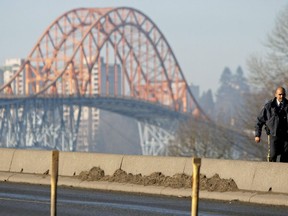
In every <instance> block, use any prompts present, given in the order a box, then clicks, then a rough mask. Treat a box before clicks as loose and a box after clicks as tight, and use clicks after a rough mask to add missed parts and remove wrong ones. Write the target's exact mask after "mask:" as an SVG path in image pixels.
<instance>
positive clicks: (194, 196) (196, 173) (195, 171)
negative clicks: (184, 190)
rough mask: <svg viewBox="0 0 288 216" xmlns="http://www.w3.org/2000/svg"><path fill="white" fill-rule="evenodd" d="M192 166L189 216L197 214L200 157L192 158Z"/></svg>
mask: <svg viewBox="0 0 288 216" xmlns="http://www.w3.org/2000/svg"><path fill="white" fill-rule="evenodd" d="M192 166H193V185H192V205H191V216H198V199H199V173H200V166H201V158H192Z"/></svg>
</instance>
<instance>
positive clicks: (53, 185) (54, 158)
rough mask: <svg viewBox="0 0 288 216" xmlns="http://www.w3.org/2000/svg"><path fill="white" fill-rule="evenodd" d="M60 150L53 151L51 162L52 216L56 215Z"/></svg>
mask: <svg viewBox="0 0 288 216" xmlns="http://www.w3.org/2000/svg"><path fill="white" fill-rule="evenodd" d="M58 164H59V151H52V163H51V208H50V212H51V216H56V200H57V180H58V166H59V165H58Z"/></svg>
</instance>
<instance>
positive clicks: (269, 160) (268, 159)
mask: <svg viewBox="0 0 288 216" xmlns="http://www.w3.org/2000/svg"><path fill="white" fill-rule="evenodd" d="M267 161H268V162H271V155H270V134H268V154H267Z"/></svg>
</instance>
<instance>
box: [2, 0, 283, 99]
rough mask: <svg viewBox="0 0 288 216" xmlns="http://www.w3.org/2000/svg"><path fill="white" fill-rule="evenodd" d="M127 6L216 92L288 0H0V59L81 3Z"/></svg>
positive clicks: (189, 72)
mask: <svg viewBox="0 0 288 216" xmlns="http://www.w3.org/2000/svg"><path fill="white" fill-rule="evenodd" d="M117 6H128V7H133V8H135V9H138V10H140V11H142V12H143V13H144V14H145V15H147V16H148V17H149V18H151V19H152V20H153V21H154V22H155V24H156V25H157V26H158V27H159V28H160V30H161V31H162V33H163V34H164V35H165V37H166V39H167V40H168V42H169V44H170V46H171V47H172V49H173V51H174V54H175V55H176V58H177V60H178V62H179V64H180V66H181V68H182V70H183V73H184V75H185V77H186V80H187V82H188V83H193V84H195V85H199V86H200V89H201V91H206V90H208V89H212V91H213V92H214V93H215V92H216V90H217V88H218V84H219V78H220V75H221V73H222V71H223V69H224V67H226V66H227V67H229V68H230V69H231V71H232V72H233V73H234V72H235V71H236V68H237V67H238V66H241V67H242V68H243V70H244V74H245V75H246V76H247V75H248V69H247V67H246V60H247V58H249V56H250V55H251V54H255V53H257V54H260V55H261V54H262V53H265V47H264V45H263V44H264V42H265V41H266V38H267V34H268V33H269V32H271V30H272V29H273V26H274V23H275V19H276V16H277V15H278V14H279V12H280V11H281V10H282V9H283V8H284V7H285V6H288V0H114V1H112V0H1V2H0V29H1V30H0V38H1V40H0V65H3V63H4V60H5V58H14V57H15V58H17V57H18V58H20V57H21V58H26V56H27V55H28V54H29V53H30V51H31V49H32V48H33V46H34V45H35V44H36V42H37V40H38V38H39V37H40V36H41V34H42V33H43V31H44V30H45V29H46V27H47V26H48V25H50V23H51V22H52V21H54V20H55V19H56V18H57V17H59V16H60V15H62V14H63V13H64V12H66V11H68V10H71V9H75V8H79V7H117Z"/></svg>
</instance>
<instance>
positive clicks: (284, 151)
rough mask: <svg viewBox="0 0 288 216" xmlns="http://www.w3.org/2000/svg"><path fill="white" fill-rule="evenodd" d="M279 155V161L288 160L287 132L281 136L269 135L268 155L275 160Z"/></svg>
mask: <svg viewBox="0 0 288 216" xmlns="http://www.w3.org/2000/svg"><path fill="white" fill-rule="evenodd" d="M278 155H280V162H288V134H285V135H282V136H270V157H271V161H273V162H276V160H277V156H278Z"/></svg>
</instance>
